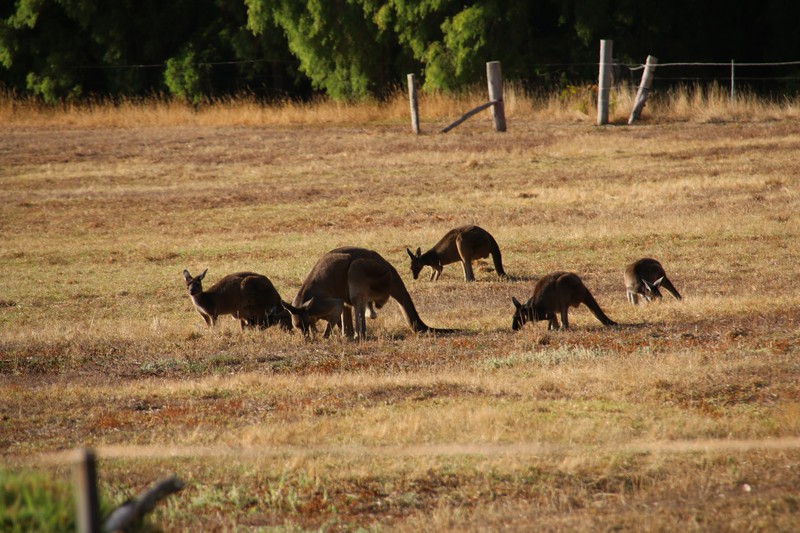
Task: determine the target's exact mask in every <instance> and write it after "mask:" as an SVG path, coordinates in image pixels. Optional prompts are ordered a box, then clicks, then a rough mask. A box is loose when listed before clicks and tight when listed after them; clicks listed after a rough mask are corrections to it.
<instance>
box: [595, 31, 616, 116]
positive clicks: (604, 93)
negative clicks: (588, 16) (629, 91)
mask: <svg viewBox="0 0 800 533" xmlns="http://www.w3.org/2000/svg"><path fill="white" fill-rule="evenodd" d="M613 47H614V41H609V40H606V39H602V40H601V41H600V74H599V76H598V83H597V125H598V126H603V125H605V124H608V96H609V93H610V92H611V57H612V48H613Z"/></svg>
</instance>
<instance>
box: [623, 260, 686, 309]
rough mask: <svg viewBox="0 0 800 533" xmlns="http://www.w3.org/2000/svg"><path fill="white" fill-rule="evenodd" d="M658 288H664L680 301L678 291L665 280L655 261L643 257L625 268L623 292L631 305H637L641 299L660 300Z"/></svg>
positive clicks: (662, 268)
mask: <svg viewBox="0 0 800 533" xmlns="http://www.w3.org/2000/svg"><path fill="white" fill-rule="evenodd" d="M659 287H664V288H665V289H666V290H667V292H669V293H670V294H671V295H672V296H674V297H675V298H676V299H678V300H680V299H681V295H680V294H679V293H678V290H677V289H676V288H675V286H674V285H673V284H672V282H671V281H670V280H669V279H668V278H667V273H666V272H664V267H662V266H661V263H659V262H658V261H656V260H655V259H650V258H649V257H645V258H643V259H639V260H638V261H634V262H633V263H631V264H630V265H628V266H627V268H625V292H626V293H627V296H628V301H629V302H630V303H632V304H633V305H638V304H639V298H643V299H644V300H645V301H646V302H649V301H650V300H652V299H653V298H661V291H659V290H658V288H659Z"/></svg>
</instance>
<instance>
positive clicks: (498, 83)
mask: <svg viewBox="0 0 800 533" xmlns="http://www.w3.org/2000/svg"><path fill="white" fill-rule="evenodd" d="M486 79H487V82H488V84H489V101H490V102H494V105H492V121H494V130H495V131H506V111H505V107H504V105H503V77H502V76H501V74H500V62H499V61H490V62H488V63H486Z"/></svg>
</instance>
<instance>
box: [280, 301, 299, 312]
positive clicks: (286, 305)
mask: <svg viewBox="0 0 800 533" xmlns="http://www.w3.org/2000/svg"><path fill="white" fill-rule="evenodd" d="M281 306H282V307H283V308H284V309H286V310H287V311H289V313H291V314H293V315H299V314H300V313H301V312H302V310H301V309H300V308H298V307H295V306H293V305H292V304H290V303H288V302H284V301H283V300H281Z"/></svg>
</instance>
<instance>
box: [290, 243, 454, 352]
mask: <svg viewBox="0 0 800 533" xmlns="http://www.w3.org/2000/svg"><path fill="white" fill-rule="evenodd" d="M390 297H391V298H394V299H395V300H396V301H397V303H398V304H399V305H400V310H401V311H402V313H403V316H404V317H405V319H406V322H407V323H408V325H409V327H410V328H411V329H412V330H413V331H414V332H416V333H421V332H426V331H427V332H437V333H450V332H452V330H446V329H436V328H431V327H429V326H428V325H427V324H425V322H423V321H422V319H421V318H420V316H419V314H418V313H417V309H416V308H415V307H414V302H413V301H412V300H411V295H409V293H408V290H406V286H405V284H404V283H403V280H402V279H401V278H400V274H398V273H397V270H395V268H394V267H393V266H392V265H391V264H390V263H389V262H388V261H386V259H384V258H383V257H381V255H380V254H378V253H377V252H374V251H372V250H367V249H364V248H355V247H344V248H336V249H334V250H331V251H330V252H328V253H326V254H325V255H323V256H322V257H321V258H320V259H319V260H318V261H317V263H316V264H315V265H314V266H313V267H312V268H311V272H309V274H308V276H307V277H306V279H305V281H304V282H303V284H302V286H301V287H300V290H299V291H298V293H297V296H295V298H294V301H293V302H292V303H291V304H287V305H285V307H286V309H288V310H289V312H290V313H291V314H292V323H293V324H294V327H295V329H298V330H300V331H302V332H303V333H304V334H308V333H309V332H310V331H313V330H314V329H315V326H314V325H315V323H316V322H317V321H318V320H321V319H322V320H326V321H327V322H328V325H327V327H326V329H325V333H326V335H328V334H330V331H331V330H332V329H333V327H334V326H335V325H337V324H339V325H340V326H341V328H342V335H344V336H348V337H352V336H354V334H355V336H356V337H357V338H358V339H359V340H363V339H364V338H365V337H366V332H367V329H366V320H365V318H366V313H367V311H368V310H369V312H370V315H371V314H372V313H373V312H374V308H378V309H380V308H382V307H383V306H384V305H385V304H386V302H387V301H389V298H390ZM353 314H354V317H355V331H353Z"/></svg>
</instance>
